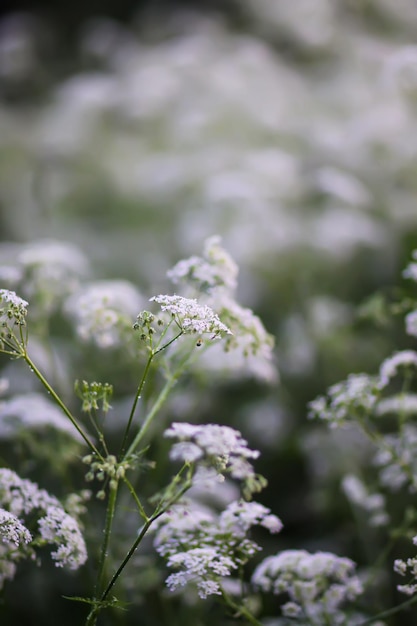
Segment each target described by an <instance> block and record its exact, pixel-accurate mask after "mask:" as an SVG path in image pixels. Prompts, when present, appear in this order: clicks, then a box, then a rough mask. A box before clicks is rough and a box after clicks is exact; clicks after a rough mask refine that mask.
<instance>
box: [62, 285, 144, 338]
mask: <svg viewBox="0 0 417 626" xmlns="http://www.w3.org/2000/svg"><path fill="white" fill-rule="evenodd" d="M142 304H143V300H142V297H141V295H140V294H139V292H138V290H137V289H136V287H135V286H134V285H132V284H131V283H129V282H128V281H124V280H103V281H96V282H94V283H90V284H88V285H85V286H83V287H82V288H81V289H79V290H78V291H76V292H75V293H73V294H72V295H71V296H70V297H69V298H68V299H67V301H66V303H65V307H64V310H65V312H66V314H67V316H68V317H69V318H70V319H71V320H72V322H73V324H74V326H75V330H76V333H77V335H78V337H79V338H80V340H81V341H82V342H84V343H89V342H92V343H95V344H96V345H97V346H98V347H99V348H115V347H118V346H119V345H120V344H121V343H122V341H123V339H124V337H125V335H126V334H127V333H130V331H131V327H132V322H131V320H132V318H133V317H134V315H135V314H136V311H137V310H138V309H140V308H141V306H142Z"/></svg>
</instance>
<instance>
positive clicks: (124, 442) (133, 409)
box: [120, 352, 155, 458]
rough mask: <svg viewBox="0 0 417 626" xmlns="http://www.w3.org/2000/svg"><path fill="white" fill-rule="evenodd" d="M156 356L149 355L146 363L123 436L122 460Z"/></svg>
mask: <svg viewBox="0 0 417 626" xmlns="http://www.w3.org/2000/svg"><path fill="white" fill-rule="evenodd" d="M154 356H155V354H154V352H151V354H150V355H149V358H148V361H147V363H146V366H145V369H144V372H143V375H142V378H141V380H140V383H139V385H138V388H137V391H136V395H135V399H134V400H133V404H132V409H131V411H130V415H129V419H128V422H127V426H126V430H125V434H124V436H123V443H122V447H121V450H120V457H121V458H123V456H124V453H125V450H126V444H127V438H128V436H129V431H130V427H131V425H132V421H133V417H134V415H135V411H136V407H137V404H138V401H139V398H140V395H141V393H142V389H143V386H144V384H145V381H146V378H147V376H148V372H149V369H150V367H151V364H152V359H153V358H154Z"/></svg>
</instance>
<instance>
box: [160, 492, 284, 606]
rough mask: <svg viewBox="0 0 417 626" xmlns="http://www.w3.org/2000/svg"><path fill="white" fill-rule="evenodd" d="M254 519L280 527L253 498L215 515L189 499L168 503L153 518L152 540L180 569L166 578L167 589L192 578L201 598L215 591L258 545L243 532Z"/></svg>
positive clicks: (272, 529)
mask: <svg viewBox="0 0 417 626" xmlns="http://www.w3.org/2000/svg"><path fill="white" fill-rule="evenodd" d="M256 525H260V526H263V527H264V528H266V529H268V530H269V531H270V532H279V530H281V528H282V524H281V522H280V520H279V519H278V518H277V517H276V516H275V515H272V514H271V512H270V510H269V509H267V508H266V507H264V506H262V505H261V504H258V503H256V502H243V501H236V502H232V503H231V504H230V505H229V506H227V507H226V509H225V510H224V511H223V512H222V513H221V514H220V515H216V514H215V513H214V512H213V511H211V510H210V509H208V508H205V507H202V506H201V505H197V504H196V503H193V502H191V501H183V502H181V503H178V504H176V505H175V506H173V507H172V508H171V509H170V510H169V511H167V512H166V513H164V514H163V515H162V516H161V517H160V518H159V520H157V522H156V524H155V528H156V529H157V532H156V537H155V542H154V545H155V548H156V550H157V551H158V553H159V554H160V555H161V556H164V557H167V565H168V567H171V568H173V569H177V570H180V571H179V572H176V573H174V574H171V575H170V576H169V577H168V578H167V580H166V583H167V585H168V587H169V589H171V590H175V589H178V588H179V587H183V586H185V585H186V584H188V583H193V584H195V585H196V586H197V590H198V593H199V595H200V597H201V598H206V597H207V596H208V595H211V594H219V593H220V589H221V586H222V584H223V579H224V578H227V577H229V576H230V575H231V574H232V572H233V570H236V569H238V568H239V567H241V566H242V565H244V564H245V563H246V562H247V561H248V560H249V559H250V558H251V557H252V556H253V555H254V554H255V553H256V552H258V551H259V550H260V547H259V546H258V544H257V543H256V542H255V541H253V540H252V539H250V538H248V537H247V534H248V531H249V530H250V529H251V528H252V527H253V526H256Z"/></svg>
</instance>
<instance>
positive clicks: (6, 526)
mask: <svg viewBox="0 0 417 626" xmlns="http://www.w3.org/2000/svg"><path fill="white" fill-rule="evenodd" d="M0 507H2V508H1V509H0V511H4V513H3V514H2V516H0V534H2V535H3V537H5V538H6V540H7V541H8V543H9V544H10V543H13V544H14V545H15V546H16V547H17V548H18V549H16V550H13V551H10V549H8V551H7V555H6V553H5V550H4V547H3V556H5V558H6V556H7V558H8V559H9V561H8V562H9V565H8V566H7V567H6V568H5V570H3V567H2V569H1V570H0V581H1V580H2V578H1V576H2V572H3V580H4V579H5V578H10V577H11V576H8V575H6V574H4V572H5V571H8V572H9V573H11V572H12V573H13V574H14V571H15V566H14V564H15V562H16V561H17V560H19V559H20V558H22V556H23V555H24V556H28V555H29V556H33V555H34V550H33V545H34V544H33V545H31V540H32V539H33V540H36V542H35V543H36V545H42V544H50V545H55V546H56V547H57V549H56V550H55V551H54V552H52V553H51V556H52V558H53V559H54V560H55V564H56V566H57V567H69V568H70V569H77V568H79V567H80V566H81V565H83V564H84V563H85V561H86V560H87V550H86V546H85V542H84V539H83V536H82V534H81V531H80V527H79V525H78V522H77V521H76V520H75V519H74V518H73V517H71V516H70V515H68V514H67V513H66V511H65V510H64V509H63V507H62V505H61V504H60V502H59V501H58V500H57V498H55V497H54V496H51V495H50V494H49V493H48V492H47V491H45V490H44V489H39V487H38V486H37V485H36V484H35V483H33V482H31V481H30V480H27V479H22V478H20V477H19V476H18V475H17V474H16V473H15V472H13V471H12V470H10V469H6V468H2V469H0ZM25 518H27V523H30V524H31V527H32V526H33V524H34V523H35V521H37V526H36V531H35V530H33V531H32V533H30V532H29V531H28V530H27V528H26V527H25V524H24V522H25ZM1 520H3V521H1ZM2 527H3V530H2ZM11 528H12V529H11ZM25 529H26V530H25ZM21 539H23V543H24V544H28V546H27V548H26V549H25V550H24V551H23V552H22V540H21Z"/></svg>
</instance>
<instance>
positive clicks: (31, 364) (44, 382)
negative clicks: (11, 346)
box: [22, 350, 102, 459]
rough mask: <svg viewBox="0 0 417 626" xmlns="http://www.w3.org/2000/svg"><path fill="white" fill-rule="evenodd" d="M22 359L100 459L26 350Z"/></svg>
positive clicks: (91, 443) (95, 449) (99, 455)
mask: <svg viewBox="0 0 417 626" xmlns="http://www.w3.org/2000/svg"><path fill="white" fill-rule="evenodd" d="M22 357H23V358H24V360H25V361H26V363H27V365H28V366H29V368H30V369H31V370H32V371H33V373H34V374H35V376H36V377H37V378H38V379H39V381H40V382H41V383H42V385H43V386H44V387H45V389H46V390H47V392H48V394H50V396H51V397H52V398H53V399H54V401H55V402H56V404H57V405H58V406H59V407H60V409H61V410H62V411H63V412H64V413H65V415H66V416H67V417H68V419H69V420H70V422H71V424H72V425H73V426H74V428H75V429H76V431H77V432H78V434H79V435H80V436H81V437H82V438H83V440H84V441H85V443H86V444H87V446H88V447H89V448H90V450H91V451H92V452H94V453H95V454H96V455H97V456H98V458H99V459H102V455H101V454H100V452H99V451H98V450H97V448H96V446H95V445H94V444H93V442H92V441H91V440H90V439H89V437H88V436H87V435H86V434H85V432H84V431H83V429H82V428H81V426H79V424H78V422H77V420H76V419H75V417H74V416H73V415H72V413H71V411H70V410H69V409H68V407H67V406H66V405H65V404H64V403H63V401H62V400H61V398H60V397H59V396H58V394H57V393H56V392H55V391H54V389H53V388H52V387H51V385H50V384H49V383H48V381H47V380H46V378H45V377H44V376H43V375H42V374H41V372H40V371H39V370H38V368H37V367H36V365H35V364H34V362H33V361H32V359H31V358H30V356H29V355H28V353H27V352H26V350H25V351H24V352H23V354H22Z"/></svg>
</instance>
